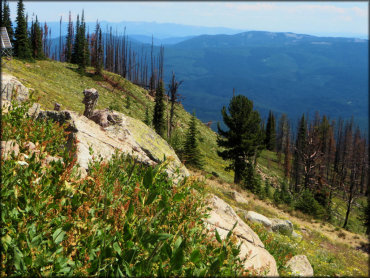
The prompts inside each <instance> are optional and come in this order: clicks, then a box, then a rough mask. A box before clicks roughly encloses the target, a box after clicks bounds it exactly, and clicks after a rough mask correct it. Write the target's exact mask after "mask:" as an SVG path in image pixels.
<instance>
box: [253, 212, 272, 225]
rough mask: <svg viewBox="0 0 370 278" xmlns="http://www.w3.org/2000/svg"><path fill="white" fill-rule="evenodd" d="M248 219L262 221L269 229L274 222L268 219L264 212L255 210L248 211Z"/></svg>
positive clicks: (256, 221) (255, 221)
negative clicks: (260, 212)
mask: <svg viewBox="0 0 370 278" xmlns="http://www.w3.org/2000/svg"><path fill="white" fill-rule="evenodd" d="M247 219H248V220H249V221H252V222H254V223H260V224H262V225H263V226H265V227H266V228H268V229H270V228H271V226H272V223H271V221H270V219H268V218H267V217H266V216H264V215H262V214H259V213H257V212H254V211H248V213H247Z"/></svg>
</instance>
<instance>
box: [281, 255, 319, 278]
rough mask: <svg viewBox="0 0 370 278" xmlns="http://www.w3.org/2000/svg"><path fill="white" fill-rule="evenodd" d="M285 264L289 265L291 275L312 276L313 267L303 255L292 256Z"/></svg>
mask: <svg viewBox="0 0 370 278" xmlns="http://www.w3.org/2000/svg"><path fill="white" fill-rule="evenodd" d="M286 266H287V267H290V269H291V270H292V275H293V276H301V277H312V276H313V268H312V266H311V264H310V262H309V261H308V259H307V257H306V256H305V255H297V256H294V257H293V258H291V259H290V260H289V261H288V262H287V264H286Z"/></svg>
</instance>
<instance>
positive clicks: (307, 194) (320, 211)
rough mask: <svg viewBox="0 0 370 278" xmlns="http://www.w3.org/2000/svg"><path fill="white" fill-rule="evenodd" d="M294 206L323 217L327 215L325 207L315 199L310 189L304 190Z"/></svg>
mask: <svg viewBox="0 0 370 278" xmlns="http://www.w3.org/2000/svg"><path fill="white" fill-rule="evenodd" d="M294 207H295V208H296V209H298V210H300V211H302V212H304V213H307V214H310V215H313V216H316V217H323V216H324V215H325V209H324V208H323V207H322V206H321V205H320V204H319V203H318V202H317V201H316V200H315V198H314V196H313V194H312V192H311V191H310V190H309V189H305V190H303V192H302V193H301V195H300V196H299V198H298V199H297V201H296V202H295V204H294Z"/></svg>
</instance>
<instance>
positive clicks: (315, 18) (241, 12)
mask: <svg viewBox="0 0 370 278" xmlns="http://www.w3.org/2000/svg"><path fill="white" fill-rule="evenodd" d="M24 3H25V8H26V11H27V13H28V14H29V16H30V17H31V16H32V14H37V16H38V19H39V21H41V22H44V21H47V22H49V21H59V19H60V16H62V19H63V21H67V20H68V13H69V11H71V12H72V17H73V18H74V19H75V16H76V15H77V14H78V13H81V11H82V9H84V11H85V18H86V21H87V22H95V21H96V20H97V19H99V21H104V20H105V21H110V22H120V21H146V22H153V21H155V22H158V23H177V24H184V25H195V26H212V27H228V28H235V29H241V30H261V31H271V32H295V33H303V34H313V35H315V34H327V35H330V34H331V35H333V36H335V35H336V34H357V35H362V36H366V37H368V18H369V15H368V2H367V1H362V2H355V1H348V2H330V1H329V2H322V1H320V2H318V1H317V2H265V1H263V2H262V1H261V2H251V1H244V2H232V1H222V2H221V1H220V2H212V1H211V2H209V1H208V2H179V1H176V3H175V2H170V1H167V2H165V1H162V2H153V1H150V2H124V1H91V2H89V1H85V2H79V1H73V2H71V1H70V2H63V1H50V2H48V1H38V2H32V1H26V2H24ZM16 4H17V2H16V1H13V2H10V9H11V14H12V19H13V20H15V17H16Z"/></svg>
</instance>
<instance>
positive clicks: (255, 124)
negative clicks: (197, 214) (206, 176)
mask: <svg viewBox="0 0 370 278" xmlns="http://www.w3.org/2000/svg"><path fill="white" fill-rule="evenodd" d="M228 110H229V113H230V115H228V113H227V111H226V107H225V106H224V107H223V108H222V111H221V113H222V117H223V120H224V123H225V125H226V126H227V127H228V128H229V130H228V131H224V130H222V129H221V127H220V124H219V123H218V125H217V128H218V133H219V137H218V138H217V144H218V146H220V147H222V148H224V150H223V151H218V152H217V153H218V155H219V156H220V157H222V158H223V159H225V160H231V163H230V165H229V166H228V167H227V168H226V170H233V171H234V173H235V176H234V182H235V183H240V182H241V180H242V178H243V174H244V172H245V170H246V168H247V166H248V167H253V161H254V157H255V155H256V152H257V149H258V147H259V146H260V145H261V144H262V139H261V138H262V131H261V125H260V121H261V119H260V115H259V113H258V112H257V111H253V102H252V101H250V100H249V99H248V98H246V97H245V96H242V95H238V96H233V97H232V99H231V101H230V104H229V107H228Z"/></svg>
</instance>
